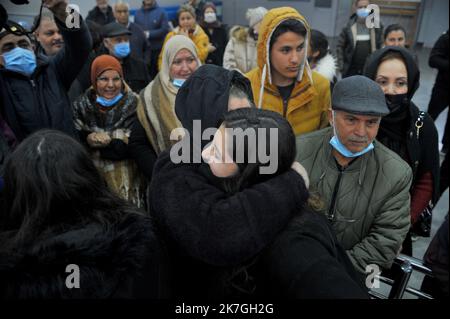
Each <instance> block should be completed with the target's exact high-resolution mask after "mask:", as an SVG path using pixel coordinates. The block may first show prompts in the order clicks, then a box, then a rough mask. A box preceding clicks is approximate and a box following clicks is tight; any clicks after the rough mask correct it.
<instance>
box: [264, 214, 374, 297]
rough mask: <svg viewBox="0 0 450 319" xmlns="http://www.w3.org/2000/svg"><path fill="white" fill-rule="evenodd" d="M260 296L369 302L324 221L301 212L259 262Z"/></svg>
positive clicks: (325, 220) (343, 252)
mask: <svg viewBox="0 0 450 319" xmlns="http://www.w3.org/2000/svg"><path fill="white" fill-rule="evenodd" d="M259 262H260V264H261V265H263V267H264V268H263V269H262V271H261V273H260V274H259V275H260V276H262V278H264V280H263V281H262V282H263V283H264V286H265V287H263V292H264V293H266V294H267V293H268V295H266V296H271V297H273V298H278V299H285V298H288V299H293V298H296V299H368V294H367V288H365V287H364V286H363V283H364V280H363V277H362V276H361V275H360V274H358V273H357V272H356V271H355V269H354V267H353V265H352V263H351V261H350V260H349V258H348V256H347V254H346V252H345V251H344V249H343V248H342V247H341V246H340V245H339V243H338V242H337V239H336V236H335V235H334V232H333V230H332V229H331V226H330V224H329V223H328V221H327V219H326V218H325V217H324V216H323V215H321V214H319V213H316V212H313V211H311V210H308V209H302V210H301V211H299V212H298V215H297V216H295V217H294V218H293V219H292V221H291V222H290V223H289V225H288V226H287V227H286V229H284V230H283V231H282V232H281V233H280V234H279V235H278V236H277V239H276V240H275V242H274V243H273V244H271V245H270V246H269V247H268V248H267V249H266V250H265V251H264V253H263V254H262V255H261V257H260V258H259Z"/></svg>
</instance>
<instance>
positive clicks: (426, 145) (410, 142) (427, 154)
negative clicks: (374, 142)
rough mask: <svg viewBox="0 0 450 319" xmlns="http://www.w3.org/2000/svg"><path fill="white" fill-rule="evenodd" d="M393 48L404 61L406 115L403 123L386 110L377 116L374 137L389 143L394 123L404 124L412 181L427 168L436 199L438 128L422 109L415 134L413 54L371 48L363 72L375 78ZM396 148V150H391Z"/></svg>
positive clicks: (416, 73) (416, 83)
mask: <svg viewBox="0 0 450 319" xmlns="http://www.w3.org/2000/svg"><path fill="white" fill-rule="evenodd" d="M391 51H392V52H397V53H399V54H401V55H402V57H403V59H404V61H405V62H406V69H407V73H408V93H407V100H406V101H404V108H405V110H406V113H407V116H406V118H405V119H404V120H403V121H405V122H406V123H404V124H403V123H401V122H400V121H398V122H397V121H393V120H390V119H391V117H393V116H395V114H394V115H393V114H388V115H387V116H385V117H384V118H383V119H382V120H381V124H380V129H379V131H378V135H377V139H378V140H379V141H380V142H382V143H383V144H385V145H386V146H388V147H390V141H391V140H392V139H393V138H392V134H390V133H389V132H391V131H392V130H393V128H392V127H393V126H395V127H394V129H396V130H398V128H397V127H401V126H402V125H404V126H405V127H406V129H405V131H404V132H402V134H403V137H404V142H405V143H406V145H405V146H406V150H407V158H406V160H407V162H408V164H409V165H410V166H411V169H412V171H413V183H412V185H411V186H412V187H414V185H415V182H416V181H417V180H418V179H420V177H422V176H423V174H425V173H427V172H430V173H431V174H432V176H433V201H436V200H437V198H438V194H439V149H438V132H437V129H436V126H435V125H434V122H433V120H432V119H431V117H430V116H429V115H428V114H427V113H426V114H425V116H424V119H423V126H422V128H421V129H420V130H419V136H417V128H416V122H417V121H418V119H419V109H418V107H417V106H416V105H415V104H414V103H413V102H412V101H411V100H412V98H413V96H414V93H415V92H416V91H417V89H418V88H419V82H420V72H419V69H418V66H417V64H416V62H415V60H414V56H413V55H412V54H411V53H410V52H409V50H407V49H404V48H399V47H385V48H383V49H381V50H377V51H375V52H374V53H373V54H372V55H371V56H370V57H369V59H368V60H367V63H366V65H365V68H364V75H365V76H367V77H369V78H370V79H375V77H376V73H377V70H378V66H379V65H380V63H381V62H380V61H381V59H382V58H383V57H384V56H385V55H386V54H387V53H388V52H391ZM393 151H394V152H396V150H393Z"/></svg>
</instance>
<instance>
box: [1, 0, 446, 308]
mask: <svg viewBox="0 0 450 319" xmlns="http://www.w3.org/2000/svg"><path fill="white" fill-rule="evenodd" d="M96 2H97V5H96V6H95V7H94V8H93V9H92V10H91V11H89V14H88V15H87V17H86V19H84V18H81V21H80V26H79V27H78V28H75V29H71V28H69V27H67V26H66V25H65V21H66V19H67V15H68V13H67V10H66V8H67V5H68V4H67V1H65V0H52V1H50V0H43V4H44V6H45V9H44V11H43V13H42V15H41V17H40V18H36V19H35V26H36V31H35V32H34V34H32V35H20V36H19V35H17V34H16V33H12V32H11V31H10V30H7V29H3V30H0V92H1V96H0V208H1V213H0V260H1V262H0V298H11V299H15V298H148V299H158V298H171V297H175V296H176V297H184V298H195V297H197V298H202V299H208V300H214V299H219V298H246V297H247V298H248V297H252V298H254V297H259V298H267V297H273V298H275V297H276V298H279V297H285V298H336V299H340V298H357V299H368V298H369V297H370V296H369V290H370V288H371V287H370V285H368V284H367V280H366V276H367V275H368V274H369V272H370V271H371V269H372V267H374V266H375V267H378V268H379V269H380V270H382V271H383V272H384V273H385V274H386V275H389V271H390V269H391V267H392V265H393V262H394V260H395V258H396V257H397V256H398V255H399V254H400V253H403V254H406V255H409V256H412V253H413V250H412V246H413V241H412V237H413V236H416V235H417V234H416V233H415V232H414V225H416V224H417V223H418V222H419V220H420V216H421V214H422V212H423V211H425V210H427V209H429V208H430V207H432V206H433V205H434V204H436V203H437V201H438V200H439V198H440V196H441V195H442V193H443V192H444V191H445V190H446V189H447V187H448V157H447V151H448V142H449V141H448V128H449V127H448V120H447V124H446V126H445V135H444V137H443V140H442V144H443V148H442V153H444V154H445V158H444V160H443V163H442V165H441V164H440V156H439V146H438V145H439V141H438V133H437V129H436V126H435V124H434V120H436V118H437V117H438V115H439V114H440V113H441V112H442V111H443V110H444V109H445V108H446V107H447V106H448V90H447V87H448V80H449V78H448V74H449V69H448V63H449V61H448V59H449V50H448V49H449V48H448V30H447V32H446V33H444V34H443V35H442V36H441V37H440V38H439V40H438V41H437V43H436V45H435V46H434V48H433V49H432V51H431V55H430V60H429V64H430V66H431V67H433V68H437V69H438V70H439V74H438V76H437V78H436V83H435V85H434V88H433V91H432V97H431V101H430V105H429V107H428V110H429V113H427V112H424V111H421V108H420V107H422V109H423V106H416V105H415V104H414V103H413V102H412V99H413V96H414V94H415V93H416V91H417V89H418V87H419V85H420V71H419V65H418V59H417V56H416V55H415V53H414V52H413V51H412V50H411V48H410V47H409V46H408V45H407V44H408V43H407V41H406V39H407V34H406V30H405V28H403V27H402V26H401V25H398V24H394V25H390V26H387V27H386V28H383V26H381V27H380V28H368V27H367V26H366V24H365V19H366V18H367V16H368V15H369V14H370V12H369V10H368V9H367V7H368V6H369V4H370V2H369V0H354V1H353V7H352V9H353V14H352V15H351V17H350V18H349V20H348V23H347V25H346V26H345V27H344V29H343V30H342V32H341V34H340V36H339V41H338V43H337V47H336V52H335V54H334V52H332V51H331V49H330V46H329V43H328V40H327V37H326V36H325V35H324V34H323V33H322V32H320V31H319V30H317V28H318V27H319V26H311V25H310V24H309V22H308V19H307V17H304V16H302V15H301V13H300V12H298V11H297V10H296V9H294V8H291V7H278V8H273V9H270V10H268V9H266V8H263V7H257V8H250V9H248V11H247V13H246V18H247V21H248V25H246V26H231V27H230V26H228V25H226V24H224V23H223V22H222V21H220V19H219V14H218V12H217V8H216V6H215V5H214V4H213V3H212V2H205V1H203V0H201V1H198V0H189V1H186V2H185V3H182V4H181V5H180V8H179V10H178V12H177V21H176V26H173V25H172V23H171V22H169V19H168V16H167V13H166V12H165V11H164V9H163V8H161V7H160V6H159V5H158V3H157V1H156V0H143V1H142V7H141V8H138V9H137V10H136V13H135V17H134V22H132V21H131V19H130V6H129V4H128V3H126V2H124V1H117V2H116V3H114V4H113V5H112V6H110V5H109V4H108V1H107V0H97V1H96ZM312 27H314V28H316V29H313V28H312ZM198 123H200V127H199V126H198ZM236 132H238V133H239V132H241V135H239V134H238V133H236ZM242 132H244V136H242ZM199 135H200V137H199ZM251 136H254V137H255V138H254V139H252V138H251ZM274 150H275V151H274ZM272 164H274V169H273V170H271V171H270V172H269V171H268V169H269V168H270V167H271V165H272ZM445 223H446V224H445ZM445 225H447V226H445ZM446 227H447V229H445V228H446ZM445 232H447V233H445ZM420 257H422V256H420ZM424 262H425V263H427V265H428V266H429V267H430V268H431V269H432V270H433V272H436V274H435V276H434V277H433V278H432V279H431V280H430V279H427V281H424V285H423V289H424V290H425V291H427V292H428V293H429V294H431V295H432V296H434V297H436V298H441V297H443V296H446V297H448V217H447V219H446V221H445V222H444V225H443V226H442V227H441V229H440V230H439V232H438V234H437V236H436V238H434V239H433V241H432V245H430V247H429V249H428V250H427V253H426V255H425V256H424ZM69 264H72V265H76V266H77V267H79V272H80V283H79V286H80V287H79V288H78V289H71V288H69V287H67V284H66V283H67V281H66V277H67V273H66V272H65V269H66V266H68V265H69Z"/></svg>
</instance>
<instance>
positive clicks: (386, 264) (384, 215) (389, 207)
mask: <svg viewBox="0 0 450 319" xmlns="http://www.w3.org/2000/svg"><path fill="white" fill-rule="evenodd" d="M332 134H333V130H332V128H331V127H329V128H325V129H323V130H320V131H316V132H313V133H310V134H306V135H303V136H299V137H297V161H299V162H300V164H302V165H303V166H304V167H305V169H306V171H307V172H308V174H309V177H310V191H312V192H318V194H319V195H320V197H321V199H322V201H323V202H324V204H325V205H323V206H324V208H323V213H325V214H326V215H327V217H328V219H329V220H330V221H331V223H332V226H333V229H334V231H335V232H336V236H337V239H338V241H339V242H340V244H341V245H342V246H343V247H344V249H345V250H347V253H348V255H349V257H350V259H351V261H352V262H353V264H354V266H355V268H356V269H357V270H359V271H360V272H365V270H366V266H367V265H370V264H375V265H378V266H379V267H380V268H390V266H391V264H392V261H393V260H394V259H395V257H396V255H397V253H398V251H399V250H400V248H401V245H402V242H403V240H404V239H405V237H406V234H407V232H408V230H409V227H410V216H409V209H410V195H409V188H410V185H411V180H412V172H411V168H410V167H409V165H408V164H407V163H406V162H405V161H403V160H402V159H401V158H400V157H399V156H398V155H397V154H395V153H394V152H392V151H391V150H389V149H388V148H386V147H385V146H384V145H382V144H381V143H379V142H377V141H374V145H375V148H374V149H373V150H372V151H370V152H368V153H366V154H364V155H362V156H360V157H358V158H356V159H355V160H354V161H353V162H352V163H351V164H350V165H349V166H348V167H347V168H345V169H340V168H339V167H338V165H337V163H336V161H335V159H334V156H333V155H332V152H331V151H332V147H331V145H330V144H329V141H330V139H331V137H332Z"/></svg>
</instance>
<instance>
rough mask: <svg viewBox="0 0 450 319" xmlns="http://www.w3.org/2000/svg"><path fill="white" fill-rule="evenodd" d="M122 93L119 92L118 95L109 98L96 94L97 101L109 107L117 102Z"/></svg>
mask: <svg viewBox="0 0 450 319" xmlns="http://www.w3.org/2000/svg"><path fill="white" fill-rule="evenodd" d="M122 96H123V94H122V93H119V94H118V95H116V96H115V97H114V98H112V99H111V100H109V99H106V98H104V97H103V96H97V99H96V101H97V103H98V104H100V105H101V106H104V107H111V106H113V105H114V104H116V103H117V102H119V100H120V99H121V98H122Z"/></svg>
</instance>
